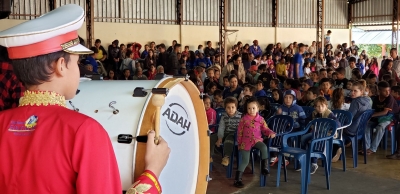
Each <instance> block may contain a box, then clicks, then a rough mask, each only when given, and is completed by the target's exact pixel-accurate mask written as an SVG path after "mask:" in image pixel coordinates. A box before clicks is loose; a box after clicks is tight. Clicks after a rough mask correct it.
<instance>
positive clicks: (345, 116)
mask: <svg viewBox="0 0 400 194" xmlns="http://www.w3.org/2000/svg"><path fill="white" fill-rule="evenodd" d="M332 112H333V114H335V116H336V118H337V119H338V120H339V122H340V127H338V128H337V130H336V133H337V134H338V136H337V138H336V139H333V144H337V145H339V146H340V148H342V154H341V156H340V158H341V160H342V162H343V171H346V153H345V144H344V140H343V129H344V128H347V127H349V126H350V125H351V122H352V120H353V115H352V114H351V112H349V111H345V110H332ZM329 165H332V164H329Z"/></svg>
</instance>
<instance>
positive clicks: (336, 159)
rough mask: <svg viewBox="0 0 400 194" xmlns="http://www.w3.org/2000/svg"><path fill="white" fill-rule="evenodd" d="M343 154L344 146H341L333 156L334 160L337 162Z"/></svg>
mask: <svg viewBox="0 0 400 194" xmlns="http://www.w3.org/2000/svg"><path fill="white" fill-rule="evenodd" d="M341 154H342V148H339V149H338V150H337V151H336V155H335V156H333V158H332V162H337V161H338V160H339V158H340V155H341Z"/></svg>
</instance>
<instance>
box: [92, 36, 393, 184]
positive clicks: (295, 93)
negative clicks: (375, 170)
mask: <svg viewBox="0 0 400 194" xmlns="http://www.w3.org/2000/svg"><path fill="white" fill-rule="evenodd" d="M330 34H331V32H330V31H329V32H328V34H327V35H326V36H325V42H326V45H325V46H324V47H322V46H321V44H317V43H316V42H315V41H314V42H312V43H311V45H310V46H308V45H306V44H303V43H297V42H293V43H291V44H289V45H288V46H287V47H285V48H284V47H282V45H281V44H280V43H277V44H275V45H274V44H269V45H268V46H267V48H265V49H261V47H260V46H259V45H258V41H257V40H254V41H253V44H252V45H250V44H243V43H242V42H238V43H237V44H236V45H234V46H233V47H232V48H230V49H229V51H228V56H227V61H226V65H223V63H221V60H222V59H221V55H220V54H219V49H218V48H217V49H216V48H213V46H212V42H211V41H207V42H206V45H204V47H203V45H199V46H198V47H197V50H195V51H192V50H190V48H189V46H185V47H183V46H182V45H180V44H179V43H177V41H175V40H174V41H173V42H172V45H171V46H170V47H168V49H167V47H166V46H165V45H164V44H159V45H156V44H155V43H154V42H151V43H150V44H148V45H145V47H144V50H143V51H142V52H140V49H141V47H142V46H141V45H140V44H139V43H133V44H128V45H127V46H125V45H124V44H121V45H119V46H118V41H117V40H115V41H114V42H113V44H112V45H110V47H109V48H108V55H107V53H106V51H105V49H104V48H103V47H102V46H101V45H100V44H101V42H100V40H96V45H95V47H93V48H92V50H93V51H94V53H97V54H94V55H93V56H92V57H93V59H90V60H91V61H94V60H98V61H101V62H102V63H103V65H104V64H107V65H105V68H104V69H107V70H108V77H107V78H106V79H110V80H114V79H118V76H116V75H117V74H120V75H122V76H121V79H134V80H135V79H141V80H146V79H149V80H151V79H155V76H154V75H156V74H157V73H161V74H163V75H165V74H169V75H186V74H187V75H189V76H190V78H189V79H190V80H191V81H192V82H193V83H194V84H195V85H196V86H197V87H198V90H199V92H200V93H203V94H205V97H204V98H203V101H204V106H205V109H206V114H207V119H208V122H209V125H210V126H213V127H210V129H211V130H212V131H213V134H212V135H211V138H210V151H211V158H210V161H211V162H212V161H213V158H212V156H213V153H214V150H215V146H217V147H219V146H220V145H222V144H223V145H224V146H223V153H224V156H223V158H222V165H224V166H228V165H229V162H230V159H229V157H230V156H231V153H232V152H233V150H234V145H235V142H237V145H238V148H239V150H240V151H241V155H242V157H243V158H242V163H241V165H240V166H239V167H238V170H237V172H236V176H235V182H234V185H235V186H237V187H243V186H244V184H243V182H242V174H243V171H244V169H245V168H246V166H247V164H248V161H249V154H250V150H251V148H252V147H256V148H258V149H259V150H260V151H261V160H262V173H263V174H269V171H268V167H267V166H268V165H274V164H275V163H276V162H277V157H276V153H275V154H272V155H271V156H272V157H271V158H269V159H267V151H268V150H267V148H266V146H265V144H264V142H263V141H265V139H268V138H274V136H275V135H274V134H275V133H274V132H273V131H272V130H270V129H269V128H268V126H267V124H266V120H267V119H268V118H270V117H272V116H273V115H289V116H291V117H292V118H293V119H294V123H295V124H294V130H293V131H300V130H302V129H303V128H304V127H305V125H306V124H307V123H308V122H309V121H310V120H312V119H314V118H321V117H322V118H331V119H333V120H336V121H337V118H336V117H335V115H334V114H333V113H332V111H331V110H335V109H341V110H347V111H349V112H351V113H352V115H353V123H352V124H351V126H349V127H347V128H346V129H344V130H343V133H344V134H346V135H348V136H354V135H356V131H357V125H358V121H359V117H360V115H361V113H362V112H364V111H365V110H368V109H374V110H375V113H374V114H373V116H372V119H371V120H370V121H369V123H368V126H367V128H366V129H365V135H366V137H367V138H366V145H367V153H366V154H368V155H370V154H373V153H375V152H377V148H378V145H379V143H380V141H381V139H382V137H383V135H384V133H385V130H386V128H387V126H388V125H390V124H391V123H392V122H395V121H396V119H397V115H398V110H399V109H398V102H400V86H397V83H398V82H399V81H400V78H399V76H398V75H400V60H399V58H398V56H397V50H396V49H391V51H390V56H389V57H384V60H383V61H381V63H380V65H379V63H378V60H377V59H376V58H375V57H369V56H368V55H367V53H366V52H365V50H362V51H361V52H360V49H359V47H358V46H357V45H356V44H355V42H354V41H352V43H351V45H350V46H348V45H347V43H343V44H338V45H337V46H336V49H334V48H333V46H332V45H331V44H330V42H331V41H330ZM182 47H183V48H184V49H183V51H182V49H181V48H182ZM106 56H108V59H110V58H111V60H108V63H107V61H106V58H107V57H106ZM91 64H92V65H87V66H86V67H88V66H89V67H90V66H93V67H94V66H96V63H95V62H93V63H91ZM98 64H99V63H98ZM89 69H90V70H92V69H91V68H89ZM93 69H94V68H93ZM156 69H157V70H156ZM159 69H160V71H159ZM100 73H104V71H103V72H100ZM272 103H276V104H279V108H278V109H277V110H276V111H275V110H273V111H272V107H271V104H272ZM305 106H308V107H313V108H314V112H313V113H312V114H311V115H306V113H305V112H304V110H303V107H305ZM216 109H224V110H225V111H224V113H223V115H222V117H221V119H220V122H219V123H216ZM337 123H338V125H339V126H340V123H339V122H338V121H337ZM215 124H218V125H219V126H218V128H217V127H215V126H214V125H215ZM217 129H218V130H217ZM371 130H372V131H373V132H374V133H375V135H374V137H373V138H372V137H371ZM235 134H237V138H236V139H235ZM249 137H251V138H249ZM264 137H265V138H264ZM310 138H311V137H310V134H307V135H304V136H303V137H302V139H301V145H302V146H303V147H306V146H307V142H308V141H309V139H310ZM347 143H348V144H350V143H349V142H347ZM348 146H349V145H348ZM341 152H342V150H341V148H339V147H335V148H334V155H333V156H332V157H333V160H332V161H333V162H336V161H338V159H339V157H340V154H341ZM360 153H362V154H363V151H361V150H360ZM387 157H388V158H391V159H400V148H398V149H397V151H396V152H395V154H393V155H389V156H387ZM288 164H289V161H288V160H286V159H285V165H288ZM317 168H318V165H317V160H316V159H313V160H312V164H311V174H314V173H315V172H316V170H317Z"/></svg>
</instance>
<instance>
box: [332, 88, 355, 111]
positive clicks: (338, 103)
mask: <svg viewBox="0 0 400 194" xmlns="http://www.w3.org/2000/svg"><path fill="white" fill-rule="evenodd" d="M349 107H350V105H349V104H347V103H345V99H344V90H343V88H336V89H335V90H333V93H332V98H331V100H330V101H329V103H328V108H329V109H331V110H349Z"/></svg>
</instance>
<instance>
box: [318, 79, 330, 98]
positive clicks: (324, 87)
mask: <svg viewBox="0 0 400 194" xmlns="http://www.w3.org/2000/svg"><path fill="white" fill-rule="evenodd" d="M319 87H320V89H321V95H323V96H324V97H325V98H326V100H328V101H329V100H331V98H332V93H333V91H332V90H331V89H330V88H331V80H330V79H329V78H322V79H321V81H320V82H319Z"/></svg>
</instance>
